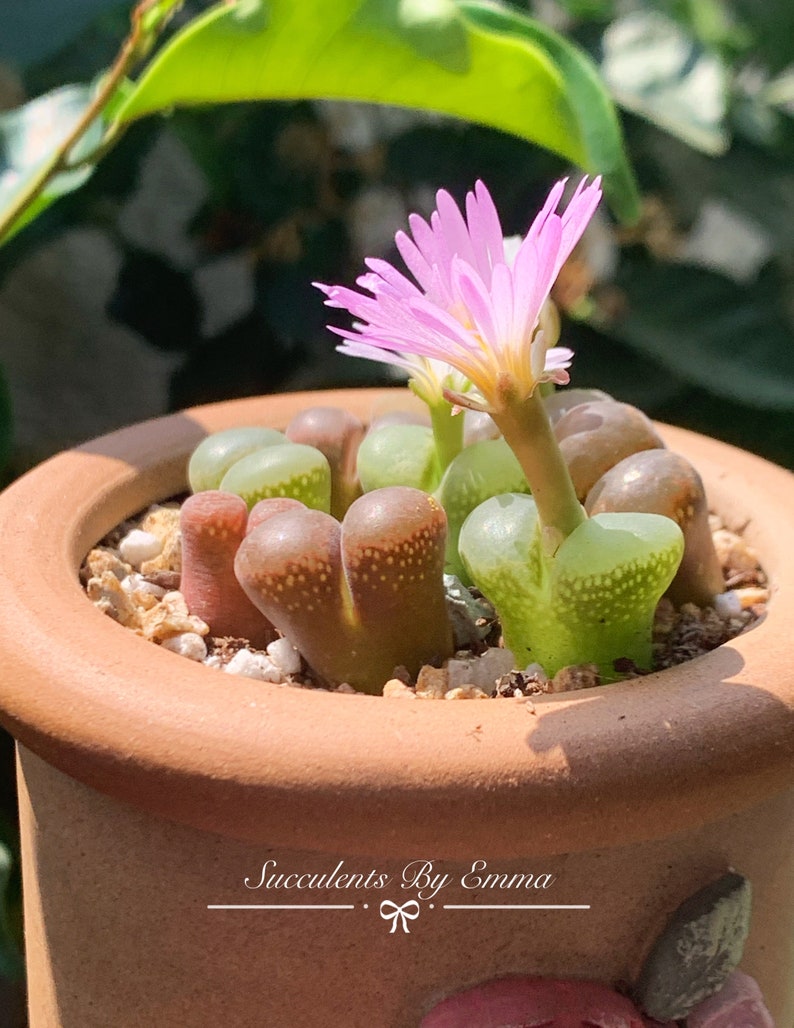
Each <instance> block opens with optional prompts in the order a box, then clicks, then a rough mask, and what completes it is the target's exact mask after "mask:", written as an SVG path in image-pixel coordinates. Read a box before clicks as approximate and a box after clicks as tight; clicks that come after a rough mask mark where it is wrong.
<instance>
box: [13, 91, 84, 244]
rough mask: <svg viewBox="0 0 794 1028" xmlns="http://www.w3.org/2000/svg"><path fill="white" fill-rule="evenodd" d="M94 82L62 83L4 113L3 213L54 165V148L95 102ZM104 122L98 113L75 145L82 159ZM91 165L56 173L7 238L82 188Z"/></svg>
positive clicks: (14, 225)
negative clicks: (79, 83) (54, 204)
mask: <svg viewBox="0 0 794 1028" xmlns="http://www.w3.org/2000/svg"><path fill="white" fill-rule="evenodd" d="M93 93H94V86H93V85H91V86H85V85H69V86H61V87H60V88H59V89H54V90H52V92H50V93H45V94H44V95H43V96H39V97H36V99H35V100H31V101H30V102H29V103H27V104H25V105H24V106H22V107H18V108H16V109H15V110H12V111H8V112H7V113H6V114H3V115H2V116H0V152H1V153H2V155H3V157H2V164H0V218H1V217H2V216H3V214H4V213H5V212H6V211H7V210H9V208H11V207H12V206H13V205H14V204H15V203H16V202H17V200H18V198H19V197H20V196H21V195H22V194H23V193H24V192H25V191H26V190H27V189H28V188H29V186H30V185H31V183H32V182H34V181H35V180H36V179H37V178H39V177H40V176H42V175H44V174H46V172H47V169H48V168H49V167H50V166H51V165H52V162H53V155H54V152H55V150H56V148H57V147H58V146H59V145H60V144H61V143H62V142H63V141H64V140H65V139H66V138H67V137H68V135H69V133H70V132H71V131H72V129H73V128H74V126H75V125H76V124H77V122H78V121H79V120H80V118H81V117H82V116H83V114H84V112H85V110H86V108H87V107H88V105H89V104H90V103H91V99H92V97H93ZM102 132H103V127H102V122H101V120H100V119H96V120H95V121H94V122H93V124H92V125H91V126H90V127H89V129H88V132H87V133H86V134H85V135H84V136H83V137H82V139H81V140H80V142H79V143H78V145H77V146H76V147H75V148H74V152H73V155H72V156H73V158H75V159H80V157H81V156H83V155H85V154H87V153H88V152H90V150H92V149H93V148H95V147H96V146H98V144H99V142H100V141H101V139H102ZM92 171H93V167H92V166H90V165H86V166H85V167H81V168H75V169H74V170H71V171H65V172H62V173H61V174H59V175H56V176H55V177H54V178H53V179H52V180H51V181H50V182H49V183H48V184H47V187H46V189H45V190H44V192H43V193H41V194H40V195H39V196H38V197H37V198H36V200H35V201H34V203H33V205H32V206H31V207H29V208H28V209H27V210H26V211H25V212H24V213H23V214H22V215H21V216H20V217H18V218H17V220H16V221H15V222H14V223H13V225H12V226H11V228H10V230H9V231H7V232H6V234H5V236H4V240H3V241H4V242H5V241H7V240H8V239H10V238H11V237H12V236H13V235H15V234H16V233H17V232H18V231H19V230H20V229H21V228H22V227H23V226H24V225H26V224H27V223H28V222H29V221H31V220H32V219H33V218H34V217H35V216H36V215H37V214H39V213H40V212H41V211H42V210H44V209H45V208H46V207H48V206H49V205H50V204H51V203H52V201H53V200H55V199H56V198H57V197H59V196H62V195H63V194H64V193H70V192H72V191H73V190H75V189H78V188H79V187H80V186H81V185H83V183H84V182H85V181H86V180H87V179H88V178H89V177H90V175H91V173H92Z"/></svg>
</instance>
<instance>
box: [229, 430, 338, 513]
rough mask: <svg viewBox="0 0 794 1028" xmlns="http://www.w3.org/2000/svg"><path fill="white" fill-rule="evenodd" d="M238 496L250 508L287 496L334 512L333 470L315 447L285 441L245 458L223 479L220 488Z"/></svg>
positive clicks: (309, 505) (318, 508) (315, 507)
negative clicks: (332, 498)
mask: <svg viewBox="0 0 794 1028" xmlns="http://www.w3.org/2000/svg"><path fill="white" fill-rule="evenodd" d="M219 488H221V489H223V490H224V491H226V492H230V493H237V495H238V496H242V498H243V499H244V500H245V502H246V503H247V504H248V509H249V510H250V509H251V507H253V506H254V504H255V503H257V502H258V501H259V500H269V499H272V498H273V497H276V496H288V497H290V498H291V499H295V500H300V501H301V503H304V504H305V505H306V506H307V507H310V508H312V509H313V510H322V511H325V512H326V513H328V511H330V509H331V469H330V467H329V464H328V461H327V460H326V458H325V457H324V456H323V454H322V453H320V451H319V450H317V449H315V448H314V447H313V446H305V445H304V444H303V443H289V442H284V443H281V444H279V445H276V446H268V447H266V448H265V449H263V450H257V451H256V452H255V453H251V454H249V455H248V456H247V457H243V458H242V459H241V460H238V461H237V462H236V463H235V464H233V465H232V466H231V467H230V468H229V470H228V471H227V472H226V474H225V475H224V476H223V478H222V480H221V483H220V487H219Z"/></svg>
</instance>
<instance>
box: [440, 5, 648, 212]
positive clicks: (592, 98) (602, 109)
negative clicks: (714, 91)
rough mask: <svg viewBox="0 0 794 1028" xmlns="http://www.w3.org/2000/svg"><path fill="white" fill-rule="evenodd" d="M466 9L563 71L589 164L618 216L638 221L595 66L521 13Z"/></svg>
mask: <svg viewBox="0 0 794 1028" xmlns="http://www.w3.org/2000/svg"><path fill="white" fill-rule="evenodd" d="M460 8H461V10H462V11H463V12H464V13H465V14H466V16H467V17H468V18H469V19H471V20H472V21H473V22H475V23H476V24H479V25H481V26H482V27H484V28H490V29H493V30H494V31H501V32H505V33H513V34H515V35H516V36H520V37H521V38H523V39H526V40H527V42H528V43H530V44H532V45H533V46H537V47H539V48H540V49H541V50H543V52H544V53H545V54H546V55H547V56H548V57H549V59H550V60H552V61H553V62H554V63H555V65H556V66H557V67H558V68H559V69H560V71H561V72H562V74H563V76H564V77H565V82H566V86H567V89H568V101H569V103H570V105H571V108H572V110H573V114H574V117H575V118H576V121H577V128H578V132H579V134H580V135H581V138H582V140H583V142H584V146H585V149H586V151H587V153H588V155H589V158H590V165H589V166H590V167H591V168H593V169H597V170H598V171H599V172H600V173H601V174H602V175H603V176H604V188H605V192H606V195H607V199H608V200H609V202H610V204H611V206H612V208H613V210H614V211H615V213H616V214H617V215H618V217H619V218H620V219H621V220H622V221H626V222H631V221H636V219H637V218H638V217H639V211H640V198H639V192H638V189H637V183H636V181H635V179H634V173H633V171H632V169H631V165H630V164H629V162H628V160H627V158H626V153H625V150H624V146H623V135H622V132H621V128H620V122H619V121H618V117H617V114H616V112H615V108H614V106H613V104H612V101H611V100H610V99H609V96H608V94H607V92H606V90H605V88H604V83H603V80H602V78H601V75H600V73H599V71H598V68H597V67H596V66H595V64H593V62H592V61H591V60H590V58H589V57H588V56H587V55H586V54H585V53H584V52H583V51H582V50H579V49H578V48H577V47H575V46H573V45H572V44H571V43H569V42H568V41H567V40H566V39H565V38H564V37H562V36H560V35H558V34H557V33H556V32H552V31H551V29H549V28H548V27H547V26H545V25H543V24H541V23H540V22H535V21H531V20H530V19H528V18H526V17H523V16H522V15H520V14H518V13H517V12H515V11H510V10H508V9H506V8H503V7H500V6H498V5H497V4H495V3H488V2H486V0H462V2H461V3H460Z"/></svg>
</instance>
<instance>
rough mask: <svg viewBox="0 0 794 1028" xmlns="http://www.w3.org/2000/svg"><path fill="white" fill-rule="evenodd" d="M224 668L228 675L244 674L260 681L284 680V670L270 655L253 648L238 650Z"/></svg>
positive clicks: (276, 681)
mask: <svg viewBox="0 0 794 1028" xmlns="http://www.w3.org/2000/svg"><path fill="white" fill-rule="evenodd" d="M223 670H224V671H225V672H226V674H227V675H242V676H243V677H244V678H256V679H258V680H259V681H260V682H274V683H281V682H284V672H283V671H282V670H281V668H280V667H278V666H277V665H276V664H274V663H273V661H272V660H271V659H270V657H268V656H266V655H265V654H264V653H252V652H251V650H245V649H243V650H238V651H237V653H235V655H234V656H233V657H232V659H231V660H230V661H229V663H228V664H227V665H226V667H225V668H224V669H223Z"/></svg>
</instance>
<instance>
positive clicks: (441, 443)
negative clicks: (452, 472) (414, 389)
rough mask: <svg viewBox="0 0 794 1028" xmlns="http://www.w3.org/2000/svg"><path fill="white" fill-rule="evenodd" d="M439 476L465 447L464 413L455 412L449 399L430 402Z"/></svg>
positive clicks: (429, 407)
mask: <svg viewBox="0 0 794 1028" xmlns="http://www.w3.org/2000/svg"><path fill="white" fill-rule="evenodd" d="M428 409H429V411H430V424H431V425H432V427H433V441H434V443H435V446H436V460H437V461H438V472H439V477H440V476H441V475H443V474H444V472H445V471H446V469H447V467H448V466H449V464H450V463H451V462H452V461H453V460H454V458H455V457H457V455H458V454H459V453H460V451H461V450H462V449H463V413H462V412H461V413H460V414H453V413H452V404H451V403H450V402H449V401H448V400H439V401H438V403H429V404H428Z"/></svg>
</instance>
